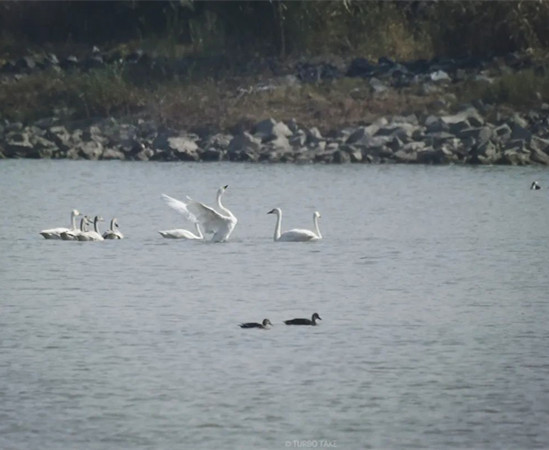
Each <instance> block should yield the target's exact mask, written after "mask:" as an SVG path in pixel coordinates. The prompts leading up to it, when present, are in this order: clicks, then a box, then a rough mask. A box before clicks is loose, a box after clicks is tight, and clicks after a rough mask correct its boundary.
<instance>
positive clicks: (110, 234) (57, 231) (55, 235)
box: [40, 209, 124, 241]
mask: <svg viewBox="0 0 549 450" xmlns="http://www.w3.org/2000/svg"><path fill="white" fill-rule="evenodd" d="M77 216H81V214H80V212H79V211H78V210H77V209H73V210H72V211H71V227H70V228H64V227H59V228H50V229H48V230H42V231H41V232H40V234H41V235H42V236H43V237H44V238H45V239H60V240H63V241H103V240H105V239H123V238H124V235H123V234H122V233H121V232H120V230H119V229H118V228H119V225H118V220H117V219H116V217H113V219H112V220H111V227H110V229H109V230H107V231H105V232H104V233H103V234H101V233H100V232H99V222H102V221H103V218H102V217H101V216H95V218H94V219H93V220H91V219H90V218H89V217H88V216H82V218H81V219H80V227H79V228H77V227H76V217H77ZM92 223H93V230H90V229H89V225H90V224H92Z"/></svg>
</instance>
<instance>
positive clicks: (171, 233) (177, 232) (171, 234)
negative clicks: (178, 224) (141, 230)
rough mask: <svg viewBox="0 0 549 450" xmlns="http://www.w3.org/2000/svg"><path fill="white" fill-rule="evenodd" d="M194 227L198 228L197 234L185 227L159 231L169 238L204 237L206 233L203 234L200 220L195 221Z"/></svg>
mask: <svg viewBox="0 0 549 450" xmlns="http://www.w3.org/2000/svg"><path fill="white" fill-rule="evenodd" d="M194 228H195V230H196V234H194V233H193V232H192V231H189V230H184V229H183V228H177V229H174V230H164V231H159V233H160V234H161V235H162V237H165V238H167V239H204V235H203V234H202V230H201V229H200V224H199V223H198V222H195V223H194Z"/></svg>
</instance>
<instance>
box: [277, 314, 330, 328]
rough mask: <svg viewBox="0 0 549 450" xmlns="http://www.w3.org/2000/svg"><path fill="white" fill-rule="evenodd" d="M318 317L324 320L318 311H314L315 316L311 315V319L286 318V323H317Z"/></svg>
mask: <svg viewBox="0 0 549 450" xmlns="http://www.w3.org/2000/svg"><path fill="white" fill-rule="evenodd" d="M316 319H318V320H322V319H321V318H320V316H319V315H318V313H314V314H313V317H311V320H309V319H291V320H285V321H284V323H285V324H286V325H313V326H314V325H316Z"/></svg>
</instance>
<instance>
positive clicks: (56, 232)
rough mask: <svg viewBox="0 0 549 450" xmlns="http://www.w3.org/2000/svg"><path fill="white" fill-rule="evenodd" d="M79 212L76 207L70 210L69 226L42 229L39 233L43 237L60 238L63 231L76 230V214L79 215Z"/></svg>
mask: <svg viewBox="0 0 549 450" xmlns="http://www.w3.org/2000/svg"><path fill="white" fill-rule="evenodd" d="M79 215H80V212H78V210H77V209H73V210H72V211H71V227H70V228H65V227H59V228H50V229H49V230H42V231H41V232H40V234H41V235H42V236H44V239H61V233H63V232H64V231H75V230H76V216H79Z"/></svg>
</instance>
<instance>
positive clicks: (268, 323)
mask: <svg viewBox="0 0 549 450" xmlns="http://www.w3.org/2000/svg"><path fill="white" fill-rule="evenodd" d="M262 324H263V326H264V327H266V326H267V325H271V326H272V325H273V324H272V323H271V321H270V320H269V319H263V322H262Z"/></svg>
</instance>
